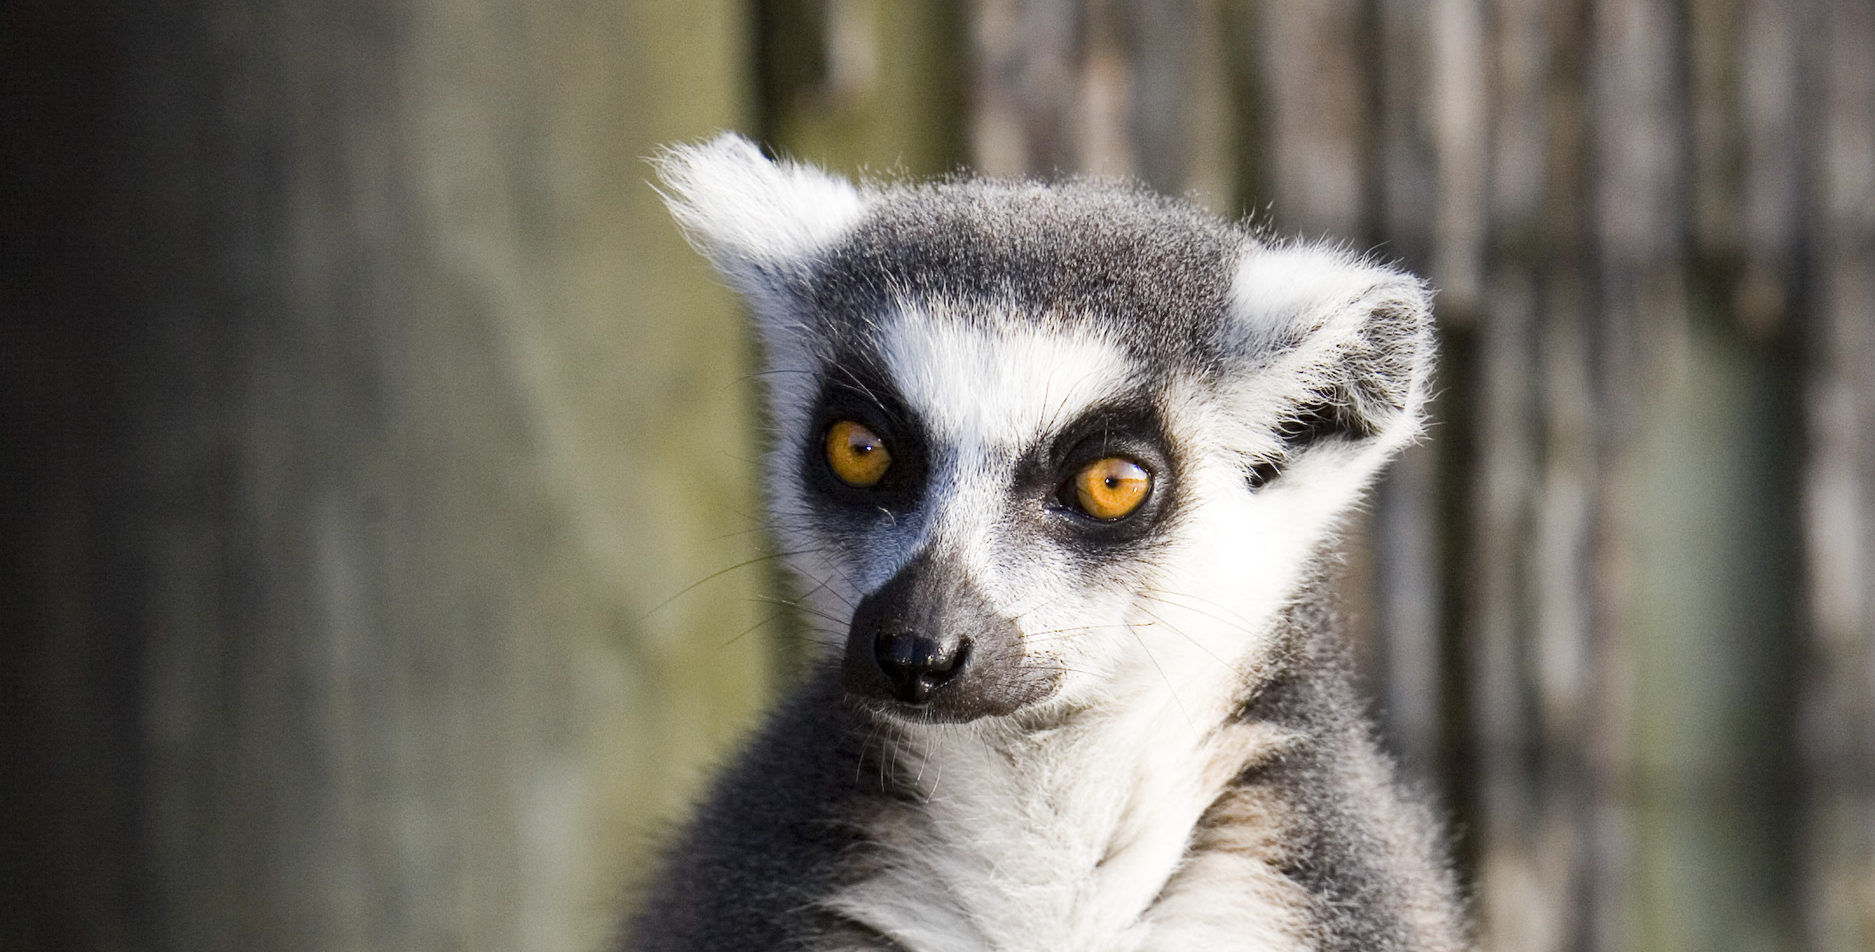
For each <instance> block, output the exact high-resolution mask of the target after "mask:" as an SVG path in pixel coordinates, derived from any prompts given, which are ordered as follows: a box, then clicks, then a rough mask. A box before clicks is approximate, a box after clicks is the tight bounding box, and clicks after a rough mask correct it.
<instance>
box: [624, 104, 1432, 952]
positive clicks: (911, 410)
mask: <svg viewBox="0 0 1875 952" xmlns="http://www.w3.org/2000/svg"><path fill="white" fill-rule="evenodd" d="M659 166H660V172H661V174H662V177H663V180H664V182H665V183H666V187H667V191H668V196H667V197H668V199H669V202H670V205H671V208H672V210H673V212H674V213H675V215H676V217H677V219H678V220H679V222H680V223H681V224H682V225H683V227H684V229H685V230H686V231H687V232H688V234H689V235H690V237H691V238H692V240H693V241H694V242H695V243H696V244H697V245H698V246H699V248H700V249H701V250H702V251H703V252H704V253H705V254H706V255H707V256H708V257H709V258H710V260H711V261H712V262H713V263H714V264H715V265H716V267H717V268H718V269H719V270H720V271H721V272H722V273H723V274H724V275H725V276H726V277H727V279H728V280H729V282H730V283H731V284H732V285H733V286H734V287H735V288H736V289H737V290H739V291H740V292H741V293H742V294H743V295H744V296H745V297H746V298H747V299H748V301H749V303H750V305H751V306H752V308H753V310H754V312H755V315H756V317H757V323H758V325H759V329H760V334H761V338H762V343H763V345H764V349H765V353H766V360H767V368H766V379H767V381H768V393H769V397H770V406H771V409H772V418H773V423H774V427H775V431H776V436H777V439H776V443H775V445H774V447H773V450H772V452H771V453H770V455H769V457H768V466H767V476H766V480H767V496H768V503H769V508H770V515H771V517H772V519H773V525H774V530H775V532H776V533H777V535H778V536H779V539H780V544H781V547H782V548H783V549H785V550H786V552H785V556H786V558H787V561H788V564H789V565H790V566H791V567H792V568H793V570H794V573H795V574H796V575H798V576H799V579H800V580H801V582H802V583H803V593H802V605H803V607H804V610H805V612H806V613H807V614H808V615H809V616H811V618H812V619H813V620H814V621H815V622H816V624H817V627H818V628H819V629H820V631H821V632H822V633H823V634H824V635H825V636H826V637H825V641H826V644H825V650H824V652H822V657H821V659H820V664H819V665H818V667H817V668H816V669H815V670H814V672H813V673H812V674H811V675H810V677H809V678H808V680H807V681H806V683H805V684H804V685H803V687H802V688H801V689H800V690H799V691H798V692H797V693H796V694H795V695H794V696H793V697H792V698H791V699H790V700H788V701H787V702H786V703H785V704H784V705H783V706H782V707H781V709H780V710H779V711H778V712H777V713H775V714H774V715H773V716H772V718H771V719H770V720H769V721H768V723H767V726H766V727H765V728H764V729H763V730H762V732H761V733H760V735H759V736H758V737H757V738H756V739H755V740H754V742H753V743H752V744H751V745H750V746H749V747H748V749H747V750H746V751H744V752H743V754H742V755H741V758H740V760H738V761H737V762H736V763H735V764H734V765H733V767H731V768H730V769H729V771H728V772H727V773H726V774H725V775H724V776H723V777H722V778H721V780H720V781H719V782H718V784H717V786H716V788H715V791H714V793H713V794H712V795H711V796H710V797H709V799H708V800H707V802H706V803H705V804H704V805H703V806H702V808H701V810H700V812H699V813H698V815H697V816H696V817H695V819H694V820H693V822H692V824H691V826H690V828H689V829H688V831H687V833H686V834H685V835H684V836H683V837H682V838H681V839H680V840H679V841H678V842H677V844H676V845H675V847H674V848H673V849H672V850H671V851H670V853H669V856H668V868H666V869H665V870H664V871H663V873H662V875H661V878H659V879H658V880H656V882H655V884H654V886H653V888H652V894H651V895H650V897H649V902H648V903H647V904H646V906H645V908H644V911H643V912H642V913H641V914H640V915H639V916H638V918H637V919H636V921H635V922H634V923H633V925H632V928H631V933H630V937H629V938H628V939H627V948H630V949H634V950H642V952H653V950H684V952H688V950H704V949H709V950H719V949H720V950H729V949H736V950H745V949H801V950H834V949H840V950H857V949H875V950H902V952H949V950H1038V952H1039V950H1075V952H1087V950H1147V949H1155V950H1171V949H1203V950H1230V949H1324V950H1327V949H1336V950H1362V952H1380V950H1405V949H1426V950H1455V949H1461V948H1464V947H1465V946H1466V944H1467V940H1466V937H1465V929H1464V926H1463V924H1462V916H1461V914H1460V911H1459V903H1458V901H1457V899H1456V898H1455V888H1454V886H1453V882H1452V877H1451V875H1450V874H1449V872H1448V870H1447V867H1446V865H1445V863H1444V862H1443V860H1442V859H1441V846H1440V844H1439V843H1438V842H1437V839H1438V835H1437V831H1436V825H1435V824H1434V823H1433V822H1432V821H1431V820H1430V819H1429V818H1428V817H1427V816H1426V814H1425V813H1424V812H1423V810H1422V809H1421V808H1420V807H1419V806H1417V805H1416V804H1414V803H1413V802H1411V801H1410V800H1409V798H1407V797H1405V796H1403V795H1402V794H1401V792H1400V790H1399V788H1398V787H1397V786H1396V782H1395V780H1394V777H1393V769H1392V767H1391V765H1390V764H1389V762H1388V760H1387V759H1386V757H1385V756H1383V755H1382V753H1381V752H1380V751H1379V750H1378V748H1377V747H1376V745H1375V742H1374V740H1373V736H1372V731H1371V729H1370V727H1369V725H1368V723H1367V721H1366V720H1365V718H1364V716H1363V713H1362V705H1361V703H1360V702H1359V701H1358V700H1357V698H1356V697H1355V695H1354V693H1353V691H1352V688H1351V686H1350V676H1349V671H1348V665H1347V661H1346V659H1345V658H1344V646H1343V644H1342V641H1341V637H1340V636H1339V635H1338V634H1337V632H1336V630H1335V628H1334V625H1333V620H1332V616H1331V613H1330V612H1329V610H1328V609H1327V607H1326V606H1325V604H1324V600H1325V599H1324V588H1325V585H1324V576H1325V570H1324V566H1325V565H1326V564H1328V563H1329V562H1331V561H1332V560H1333V558H1334V556H1333V554H1332V552H1331V548H1330V547H1331V544H1332V542H1333V540H1334V536H1335V527H1336V523H1337V520H1339V519H1340V518H1341V516H1342V515H1343V513H1345V512H1346V511H1347V510H1348V509H1349V508H1350V507H1351V506H1353V505H1355V504H1356V501H1357V497H1358V496H1359V494H1360V493H1361V492H1362V491H1363V489H1364V487H1365V484H1366V483H1367V482H1368V481H1369V479H1370V478H1371V477H1372V476H1373V475H1374V473H1375V471H1376V470H1377V469H1378V468H1379V467H1380V466H1381V464H1382V463H1383V462H1384V461H1385V460H1386V459H1387V458H1388V457H1389V456H1391V455H1392V454H1393V453H1394V452H1395V451H1396V450H1398V449H1399V448H1400V447H1401V446H1402V445H1403V444H1404V443H1406V442H1407V441H1408V440H1409V439H1411V438H1412V437H1413V435H1414V434H1415V432H1416V431H1417V430H1418V428H1419V418H1420V412H1421V407H1422V404H1423V403H1424V402H1425V396H1426V387H1427V376H1428V373H1429V369H1430V364H1431V360H1432V349H1433V344H1432V333H1431V328H1430V317H1429V314H1428V302H1427V291H1426V289H1425V287H1424V286H1423V285H1422V284H1421V283H1420V282H1419V281H1418V280H1416V279H1414V278H1412V277H1410V276H1408V275H1405V274H1402V273H1400V272H1397V271H1394V270H1391V269H1388V268H1386V267H1383V266H1379V265H1376V264H1374V263H1372V262H1368V261H1364V260H1360V259H1358V258H1355V257H1351V256H1349V255H1347V254H1344V253H1340V252H1337V251H1332V250H1325V249H1323V248H1319V247H1310V246H1305V245H1296V244H1283V243H1270V242H1267V241H1264V240H1260V239H1258V238H1257V237H1255V236H1253V235H1251V234H1249V233H1247V232H1245V231H1243V230H1239V229H1238V228H1235V227H1232V226H1230V225H1227V224H1225V223H1223V222H1221V221H1218V220H1216V219H1214V218H1212V217H1210V216H1208V215H1205V214H1203V213H1201V212H1199V211H1197V210H1196V209H1194V208H1192V207H1190V206H1187V205H1185V204H1181V203H1178V202H1173V201H1169V200H1164V199H1160V198H1156V197H1152V196H1150V195H1147V194H1144V193H1142V192H1140V191H1137V190H1133V189H1129V188H1122V187H1114V186H1104V185H1096V184H1086V183H1078V184H1067V185H1053V186H1049V185H1040V184H1033V183H1023V182H1013V183H1011V182H993V181H975V180H957V181H947V182H943V183H940V184H931V185H902V186H876V185H866V186H854V185H852V184H850V183H848V182H846V181H844V180H841V179H838V178H835V177H832V176H829V175H826V174H824V173H822V172H819V171H817V170H814V169H811V168H807V167H803V166H799V165H790V164H785V163H784V164H777V163H771V162H769V161H768V160H766V159H765V158H763V157H762V155H761V154H760V153H759V152H758V151H757V150H756V149H755V147H754V146H752V145H751V144H749V143H748V142H747V141H745V140H743V139H740V138H737V137H734V136H729V135H725V136H723V137H721V138H718V139H716V140H715V141H712V142H709V143H706V144H703V145H698V146H692V147H682V148H675V149H672V150H670V151H668V152H667V153H665V154H664V155H663V157H662V158H661V160H660V162H659Z"/></svg>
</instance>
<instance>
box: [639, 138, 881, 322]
mask: <svg viewBox="0 0 1875 952" xmlns="http://www.w3.org/2000/svg"><path fill="white" fill-rule="evenodd" d="M651 161H652V164H653V166H655V167H656V169H657V172H658V177H659V178H660V179H661V180H662V181H663V184H664V189H662V190H661V194H662V195H663V196H664V201H665V204H666V205H668V206H669V207H670V210H671V215H672V216H673V217H675V218H676V219H677V223H678V224H679V225H680V226H682V227H683V230H684V234H685V235H687V236H688V237H689V238H690V241H691V243H692V244H694V245H695V246H696V247H697V250H699V251H701V252H702V253H703V255H704V256H705V257H707V258H709V260H710V263H711V264H714V265H715V266H716V269H717V270H718V271H720V272H722V274H723V276H724V277H725V278H727V279H728V280H729V283H730V285H731V286H732V287H734V288H735V289H736V290H737V291H739V292H741V293H742V295H743V296H745V297H747V298H748V299H749V302H750V303H751V304H753V305H754V306H755V307H756V309H757V310H758V311H767V310H770V308H771V307H773V306H779V307H782V308H785V307H786V302H785V300H783V299H785V298H786V297H787V296H788V295H789V293H790V289H791V288H792V287H794V286H796V285H798V283H799V281H800V279H801V278H802V277H804V276H805V275H806V273H807V271H808V269H809V267H810V266H811V264H812V262H813V259H814V257H815V256H816V255H817V254H818V253H819V252H821V251H823V250H824V249H826V248H827V247H828V246H829V245H831V244H832V243H834V242H835V241H837V240H838V239H839V238H840V236H841V235H843V234H845V233H846V232H847V231H848V230H850V229H851V228H852V227H853V225H854V224H855V223H856V222H858V220H859V219H860V217H861V216H862V215H863V214H864V212H865V206H866V199H865V196H864V194H863V193H862V192H861V191H860V190H859V189H858V188H855V187H854V186H853V184H852V183H851V182H848V181H846V180H845V179H842V178H838V177H836V176H833V175H829V174H827V173H825V172H822V171H821V170H819V169H816V168H813V167H811V166H805V165H797V164H795V163H792V162H771V161H769V160H768V158H767V157H765V156H763V155H762V153H761V150H759V149H757V148H756V147H755V144H754V143H752V142H750V141H749V140H747V139H744V138H742V137H741V136H738V135H736V134H734V133H729V132H725V133H723V134H722V135H719V136H717V137H716V138H714V139H711V140H709V141H708V142H703V143H699V144H697V145H681V146H672V147H670V148H667V149H665V150H664V151H663V152H662V153H660V154H659V155H657V156H656V157H654V158H653V159H652V160H651Z"/></svg>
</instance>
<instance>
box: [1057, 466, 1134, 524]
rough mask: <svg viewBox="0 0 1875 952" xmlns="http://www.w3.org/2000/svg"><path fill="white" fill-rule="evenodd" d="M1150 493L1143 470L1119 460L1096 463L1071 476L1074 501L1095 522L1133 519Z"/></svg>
mask: <svg viewBox="0 0 1875 952" xmlns="http://www.w3.org/2000/svg"><path fill="white" fill-rule="evenodd" d="M1151 490H1152V475H1151V474H1150V473H1147V472H1146V469H1145V467H1143V466H1141V465H1139V464H1138V463H1135V462H1133V461H1132V460H1130V459H1125V458H1122V457H1119V456H1109V457H1107V458H1106V459H1100V460H1095V461H1094V462H1092V463H1089V464H1087V465H1086V466H1083V467H1081V471H1080V472H1078V473H1075V474H1074V501H1075V503H1076V504H1078V508H1079V509H1080V510H1081V511H1082V512H1084V513H1087V514H1088V515H1090V516H1093V517H1094V518H1096V519H1100V520H1103V521H1107V522H1111V521H1113V520H1115V519H1120V518H1124V517H1126V516H1129V515H1132V513H1133V510H1135V509H1138V508H1139V505H1140V503H1143V502H1145V501H1146V494H1147V493H1148V492H1150V491H1151Z"/></svg>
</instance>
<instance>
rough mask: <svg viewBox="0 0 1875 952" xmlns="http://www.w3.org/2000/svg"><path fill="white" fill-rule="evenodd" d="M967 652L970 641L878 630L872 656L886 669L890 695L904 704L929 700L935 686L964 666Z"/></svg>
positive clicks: (882, 668) (968, 652)
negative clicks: (890, 689) (890, 688)
mask: <svg viewBox="0 0 1875 952" xmlns="http://www.w3.org/2000/svg"><path fill="white" fill-rule="evenodd" d="M969 654H970V644H969V642H966V641H962V640H960V639H955V638H932V637H928V636H926V635H920V634H915V633H913V632H909V631H881V632H879V636H878V638H877V639H876V640H874V641H873V645H872V656H873V658H874V659H876V660H877V661H878V662H879V670H880V671H882V672H884V673H885V680H886V683H888V684H890V685H891V687H892V696H894V697H896V698H898V699H899V700H901V701H904V702H905V703H907V704H923V703H924V702H926V701H928V700H930V699H931V695H932V694H933V693H934V692H936V691H937V689H938V688H940V687H943V686H944V683H945V682H947V681H949V680H950V679H951V678H952V677H954V676H956V674H957V672H959V671H962V670H963V667H964V662H965V661H966V660H968V658H969Z"/></svg>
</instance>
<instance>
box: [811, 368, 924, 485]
mask: <svg viewBox="0 0 1875 952" xmlns="http://www.w3.org/2000/svg"><path fill="white" fill-rule="evenodd" d="M814 407H815V409H814V414H813V416H812V417H810V418H809V420H810V422H809V423H808V429H807V432H806V434H805V437H804V439H803V440H802V445H801V446H800V448H799V451H800V473H801V480H802V482H803V483H804V484H806V485H807V486H809V487H811V488H813V489H814V490H816V491H818V492H819V493H820V494H821V495H822V496H825V497H827V498H829V499H832V500H834V501H835V502H838V503H841V504H844V505H847V506H851V507H853V508H855V509H863V510H866V511H873V512H876V511H877V510H879V509H881V508H884V509H886V510H888V511H893V510H903V509H907V508H910V507H911V506H913V505H915V504H916V503H917V501H918V498H919V496H920V495H921V494H922V493H923V490H924V483H925V475H926V471H927V469H928V460H929V452H928V441H927V437H926V435H925V432H926V431H925V428H924V426H923V424H922V423H921V422H920V421H919V419H918V417H917V415H916V414H915V413H913V412H912V411H911V408H910V406H909V405H907V404H906V402H905V400H904V398H903V397H902V396H900V394H899V392H898V390H897V388H895V387H893V386H892V384H891V381H890V380H889V379H888V378H887V377H886V376H885V375H884V374H882V373H879V372H878V371H877V370H876V369H874V368H873V367H871V366H870V365H869V364H868V363H866V362H865V361H862V360H858V359H850V360H836V361H835V362H833V363H832V364H830V365H829V369H828V372H827V377H826V383H825V384H823V385H822V386H821V390H820V394H819V396H818V397H817V398H816V399H815V401H814ZM843 422H853V423H858V424H861V425H862V426H864V427H865V428H866V429H868V430H870V431H872V432H873V433H875V434H877V435H878V437H879V438H880V439H881V440H882V441H883V443H884V446H885V448H886V450H888V451H889V452H890V454H891V460H892V463H891V466H890V467H889V468H888V469H886V471H885V472H884V474H883V475H882V476H881V477H880V478H879V479H878V481H877V482H876V483H872V484H870V485H866V486H855V485H852V484H851V483H850V482H849V481H847V480H845V479H842V478H840V476H839V475H837V474H836V473H835V472H834V471H833V469H832V468H831V467H830V465H829V463H828V459H827V436H828V433H829V432H830V431H831V430H832V429H833V428H834V427H835V426H836V425H839V424H841V423H843Z"/></svg>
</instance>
